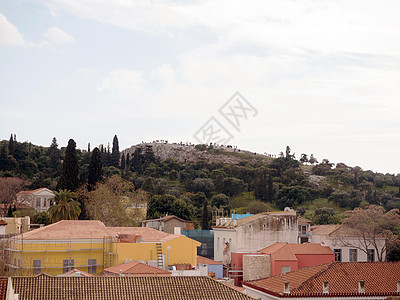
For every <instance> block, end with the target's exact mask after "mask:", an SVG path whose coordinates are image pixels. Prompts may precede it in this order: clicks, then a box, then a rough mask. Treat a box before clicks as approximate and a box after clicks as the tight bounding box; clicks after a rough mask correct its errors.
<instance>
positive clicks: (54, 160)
mask: <svg viewBox="0 0 400 300" xmlns="http://www.w3.org/2000/svg"><path fill="white" fill-rule="evenodd" d="M47 155H48V156H49V158H50V169H51V174H50V177H51V178H54V177H56V176H59V175H60V171H61V150H60V149H58V143H57V139H56V138H55V137H53V140H52V142H51V145H50V147H49V149H48V150H47Z"/></svg>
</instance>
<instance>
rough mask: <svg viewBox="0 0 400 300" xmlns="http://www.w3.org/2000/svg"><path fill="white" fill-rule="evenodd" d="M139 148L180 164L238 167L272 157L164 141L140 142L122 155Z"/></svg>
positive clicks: (231, 147)
mask: <svg viewBox="0 0 400 300" xmlns="http://www.w3.org/2000/svg"><path fill="white" fill-rule="evenodd" d="M138 147H139V148H141V149H142V151H145V149H146V147H151V148H152V150H153V153H154V155H155V156H156V157H157V158H158V159H160V160H161V161H164V160H166V159H168V158H175V159H176V160H177V161H179V162H181V163H186V162H197V161H205V162H207V163H209V164H212V163H224V164H225V163H226V164H235V165H238V164H240V163H241V162H243V161H246V162H249V163H255V162H258V161H264V160H265V162H270V161H271V160H272V159H273V157H274V156H273V155H267V154H258V153H255V152H250V151H246V150H241V149H238V148H237V147H234V146H230V145H218V146H217V145H216V146H213V147H211V148H212V149H209V150H203V151H201V150H198V149H197V148H196V147H195V145H194V144H184V143H168V142H166V141H158V142H157V141H155V142H151V143H145V142H142V143H140V144H138V145H135V146H132V147H130V148H128V149H125V150H124V151H123V153H124V154H125V156H126V155H127V154H128V153H129V155H130V156H132V155H133V153H134V152H135V149H136V148H138Z"/></svg>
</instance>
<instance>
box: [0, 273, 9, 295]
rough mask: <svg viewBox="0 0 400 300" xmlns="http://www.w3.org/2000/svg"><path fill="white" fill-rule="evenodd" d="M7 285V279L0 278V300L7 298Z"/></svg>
mask: <svg viewBox="0 0 400 300" xmlns="http://www.w3.org/2000/svg"><path fill="white" fill-rule="evenodd" d="M7 284H8V279H7V278H1V279H0V300H6V297H7Z"/></svg>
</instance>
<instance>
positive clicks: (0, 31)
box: [0, 13, 26, 46]
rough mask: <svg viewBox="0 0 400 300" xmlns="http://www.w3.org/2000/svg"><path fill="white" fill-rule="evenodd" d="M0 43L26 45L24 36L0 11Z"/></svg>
mask: <svg viewBox="0 0 400 300" xmlns="http://www.w3.org/2000/svg"><path fill="white" fill-rule="evenodd" d="M0 44H3V45H5V46H26V42H25V40H24V37H23V36H22V34H21V33H20V32H19V30H18V28H17V27H15V26H14V25H13V24H11V23H10V22H9V21H8V20H7V18H6V16H4V15H3V14H2V13H0Z"/></svg>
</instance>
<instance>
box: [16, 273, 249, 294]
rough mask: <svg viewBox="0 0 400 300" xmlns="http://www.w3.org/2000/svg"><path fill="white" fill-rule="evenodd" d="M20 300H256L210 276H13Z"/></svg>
mask: <svg viewBox="0 0 400 300" xmlns="http://www.w3.org/2000/svg"><path fill="white" fill-rule="evenodd" d="M12 284H13V286H14V289H15V293H16V294H18V295H19V300H65V299H79V300H91V299H96V300H110V299H113V300H133V299H135V300H153V299H166V300H168V299H171V300H172V299H174V300H193V299H197V300H214V299H218V300H254V298H252V297H250V296H248V295H245V294H243V293H241V292H238V291H236V290H235V289H233V288H231V287H229V286H227V285H224V284H222V283H219V282H217V281H216V280H213V279H211V278H209V277H205V276H203V277H179V276H177V277H173V276H167V277H166V276H160V277H158V276H155V277H148V276H145V277H135V276H127V277H123V276H122V277H120V276H93V277H60V276H57V277H52V276H48V275H44V274H42V275H39V276H34V277H13V278H12Z"/></svg>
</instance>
